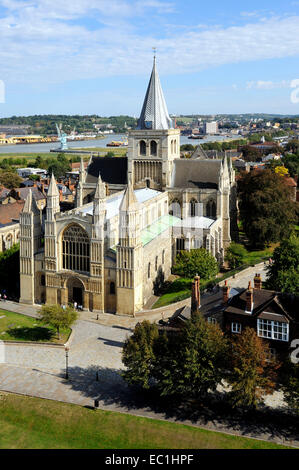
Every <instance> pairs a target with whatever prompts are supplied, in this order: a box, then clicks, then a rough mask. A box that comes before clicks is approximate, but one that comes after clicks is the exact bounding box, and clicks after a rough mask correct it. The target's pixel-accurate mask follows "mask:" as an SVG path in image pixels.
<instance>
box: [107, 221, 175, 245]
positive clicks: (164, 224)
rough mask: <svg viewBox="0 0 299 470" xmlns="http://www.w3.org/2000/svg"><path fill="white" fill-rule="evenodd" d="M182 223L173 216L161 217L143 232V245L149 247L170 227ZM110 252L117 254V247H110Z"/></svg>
mask: <svg viewBox="0 0 299 470" xmlns="http://www.w3.org/2000/svg"><path fill="white" fill-rule="evenodd" d="M180 223H181V219H179V218H178V217H174V216H173V215H163V217H160V218H159V219H158V220H156V222H154V223H153V224H151V225H149V226H148V227H146V228H145V229H143V230H142V232H141V241H142V245H143V246H145V245H147V244H148V243H150V242H151V241H152V240H154V239H155V238H156V237H158V236H159V235H161V233H163V232H165V230H167V229H168V228H169V227H173V226H174V225H178V224H180ZM110 250H112V251H113V252H116V245H114V246H112V247H110Z"/></svg>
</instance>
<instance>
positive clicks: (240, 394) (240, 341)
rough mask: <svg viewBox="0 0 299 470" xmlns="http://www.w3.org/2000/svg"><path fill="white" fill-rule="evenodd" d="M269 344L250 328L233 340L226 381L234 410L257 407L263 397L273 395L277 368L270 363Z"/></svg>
mask: <svg viewBox="0 0 299 470" xmlns="http://www.w3.org/2000/svg"><path fill="white" fill-rule="evenodd" d="M269 356H270V351H269V347H268V345H267V344H266V343H265V342H264V341H263V340H262V339H261V338H259V337H258V336H257V334H256V332H255V330H254V329H253V328H248V327H246V328H245V330H244V331H243V332H242V334H240V335H237V336H236V337H235V338H233V340H232V348H231V357H230V361H229V363H230V365H231V370H230V373H229V374H228V376H227V380H228V382H229V384H230V385H231V391H230V392H229V400H230V402H231V404H232V406H233V407H243V408H256V406H257V404H258V403H259V402H260V401H261V399H262V396H263V395H265V394H269V393H271V392H273V390H274V388H275V379H276V369H277V367H278V365H277V364H276V363H274V362H270V361H269V360H268V359H269Z"/></svg>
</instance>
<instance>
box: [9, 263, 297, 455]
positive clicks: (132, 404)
mask: <svg viewBox="0 0 299 470" xmlns="http://www.w3.org/2000/svg"><path fill="white" fill-rule="evenodd" d="M255 272H261V273H262V276H263V277H264V267H263V266H260V267H259V268H257V267H255V268H253V270H252V272H251V271H250V270H246V272H243V273H240V275H238V276H236V278H235V279H232V280H230V281H229V285H231V286H232V287H247V285H248V280H252V278H253V276H254V274H255ZM186 303H190V299H187V300H185V301H182V302H180V303H179V304H177V305H176V306H173V305H170V306H168V307H164V308H162V309H157V310H149V311H147V312H142V313H140V314H139V315H138V316H137V317H135V318H133V317H127V316H119V315H112V314H100V315H99V319H98V320H97V319H96V316H97V315H96V314H95V313H93V312H82V313H81V314H80V319H79V320H78V321H77V322H76V323H75V325H74V327H73V332H72V335H71V338H70V340H69V342H68V344H69V362H68V364H69V380H65V378H64V376H65V360H66V359H65V351H64V348H59V347H52V346H48V345H38V346H35V345H30V344H28V345H24V344H22V345H21V344H16V343H14V344H9V345H5V363H3V364H0V390H3V391H7V392H12V393H20V394H24V395H30V396H36V397H40V398H47V399H52V400H57V401H63V402H68V403H74V404H77V405H83V406H93V403H94V399H95V398H97V399H99V406H100V408H102V409H107V410H112V411H122V412H127V413H131V414H135V415H139V416H147V417H152V418H153V417H154V418H157V419H168V420H170V421H180V422H184V423H185V424H192V425H198V426H200V427H206V428H207V429H213V430H218V431H223V432H229V433H234V434H240V435H247V436H248V437H260V438H262V439H266V440H267V439H270V440H274V441H275V442H280V443H285V437H284V436H283V434H282V433H280V432H279V431H277V430H275V435H274V434H273V433H272V432H271V430H269V429H267V430H266V431H265V430H263V432H261V430H257V429H256V427H252V428H246V429H245V428H244V426H243V427H242V426H240V425H238V424H236V423H235V424H233V423H231V422H230V423H227V422H220V421H219V422H217V417H216V418H215V417H214V418H213V420H208V422H207V421H204V422H203V421H201V422H196V421H190V420H188V419H186V418H185V417H184V418H182V417H181V418H178V417H177V416H169V415H167V416H166V413H165V411H164V410H161V409H154V408H155V407H154V406H152V405H153V404H151V406H149V405H148V403H146V402H144V400H143V397H141V396H136V395H134V392H132V390H130V389H129V388H128V387H127V385H126V384H125V382H124V381H123V379H122V378H121V376H120V372H121V370H122V369H123V364H122V361H121V352H122V346H123V344H124V341H125V340H126V338H127V337H128V336H129V335H130V334H131V332H132V329H133V328H134V326H135V324H136V323H137V322H138V321H142V320H143V319H145V318H147V319H149V320H151V321H157V320H159V319H161V314H162V312H163V313H164V318H167V317H169V316H171V315H172V314H173V312H174V310H175V309H176V308H178V305H184V304H186ZM0 307H1V308H4V309H7V310H11V311H16V312H18V313H22V314H25V315H29V316H34V317H36V316H37V310H38V308H39V307H37V306H28V305H21V304H17V303H14V302H9V301H6V302H5V303H4V302H3V301H1V303H0ZM97 371H99V380H98V381H97V380H96V374H97ZM278 402H279V400H278ZM278 404H280V402H279V403H278ZM287 438H288V442H292V444H293V445H298V446H299V442H298V439H295V438H294V437H293V436H292V435H288V436H287Z"/></svg>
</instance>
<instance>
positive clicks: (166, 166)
mask: <svg viewBox="0 0 299 470" xmlns="http://www.w3.org/2000/svg"><path fill="white" fill-rule="evenodd" d="M235 224H236V187H235V175H234V170H233V168H232V164H231V161H230V159H228V158H227V157H226V156H225V157H224V158H221V159H208V158H207V157H206V156H205V154H204V152H202V151H198V150H197V151H195V153H194V154H193V155H192V156H191V158H180V130H179V129H176V128H175V127H174V125H173V122H172V120H171V118H170V117H169V114H168V110H167V106H166V102H165V99H164V95H163V91H162V87H161V83H160V79H159V75H158V72H157V68H156V59H155V58H154V64H153V70H152V73H151V77H150V81H149V85H148V88H147V91H146V95H145V99H144V103H143V107H142V110H141V114H140V118H139V120H138V125H137V128H136V129H135V130H131V131H129V137H128V151H127V156H126V157H115V158H104V157H94V156H93V157H91V159H90V161H89V165H88V167H87V169H86V170H85V169H84V165H83V161H81V166H80V175H79V182H78V185H77V192H76V208H75V209H72V210H70V211H67V212H61V211H60V206H59V192H58V188H57V185H56V181H55V178H54V176H53V175H52V178H51V182H50V185H49V188H48V192H47V206H46V213H45V215H43V216H42V215H41V211H40V210H39V208H38V207H37V204H36V201H35V199H34V197H33V196H32V194H31V192H30V193H29V195H28V198H27V200H26V202H25V205H24V209H23V212H22V213H21V216H20V286H21V294H20V302H23V303H28V304H40V303H47V304H57V303H58V304H61V305H65V304H67V303H69V302H70V303H73V302H77V303H78V304H80V305H82V307H83V309H85V310H92V311H96V312H111V313H117V314H120V315H135V314H136V313H137V312H140V311H142V310H143V309H144V307H145V306H146V304H147V302H149V300H150V298H151V297H152V295H153V293H154V292H155V289H156V288H157V287H158V286H159V285H161V283H163V281H164V280H166V279H167V278H168V277H169V275H170V274H171V268H172V265H173V263H174V260H175V257H176V255H177V254H178V253H179V252H180V251H181V250H191V249H194V248H201V247H204V248H206V249H207V250H208V251H210V252H211V253H212V254H213V256H214V257H215V258H216V259H217V260H218V262H219V263H220V264H222V263H223V258H224V250H225V248H226V247H227V246H228V245H229V243H230V241H231V236H232V233H233V228H234V226H235Z"/></svg>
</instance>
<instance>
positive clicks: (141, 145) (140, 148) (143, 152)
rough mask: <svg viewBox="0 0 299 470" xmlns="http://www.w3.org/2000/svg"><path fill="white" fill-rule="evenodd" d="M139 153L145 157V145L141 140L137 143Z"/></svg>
mask: <svg viewBox="0 0 299 470" xmlns="http://www.w3.org/2000/svg"><path fill="white" fill-rule="evenodd" d="M139 153H140V155H146V143H145V142H144V140H141V141H140V142H139Z"/></svg>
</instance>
